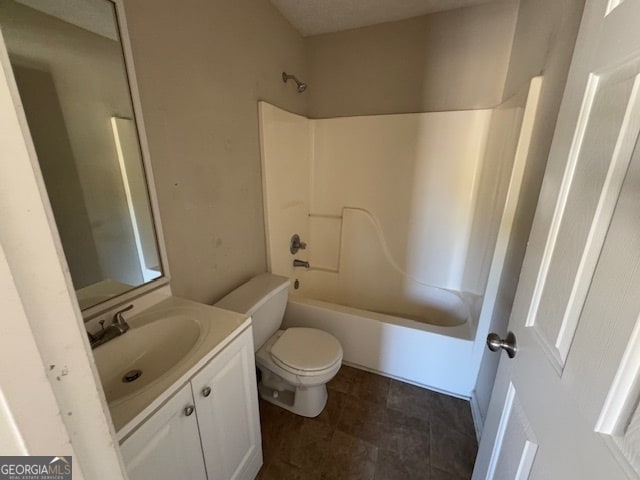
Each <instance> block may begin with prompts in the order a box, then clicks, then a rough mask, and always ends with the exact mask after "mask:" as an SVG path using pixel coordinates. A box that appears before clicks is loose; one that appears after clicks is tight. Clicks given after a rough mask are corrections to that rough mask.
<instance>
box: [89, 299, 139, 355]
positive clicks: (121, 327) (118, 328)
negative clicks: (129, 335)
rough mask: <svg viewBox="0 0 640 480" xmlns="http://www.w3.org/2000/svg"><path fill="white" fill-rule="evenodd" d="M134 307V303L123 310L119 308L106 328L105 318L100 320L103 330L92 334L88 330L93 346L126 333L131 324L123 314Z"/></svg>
mask: <svg viewBox="0 0 640 480" xmlns="http://www.w3.org/2000/svg"><path fill="white" fill-rule="evenodd" d="M132 308H133V304H131V305H129V306H128V307H126V308H123V309H122V310H118V311H117V312H116V313H115V315H114V316H113V321H112V322H111V325H109V326H108V327H107V328H104V320H100V322H98V323H100V327H101V330H100V331H99V332H98V333H95V334H92V333H90V332H87V335H88V336H89V343H90V344H91V348H92V349H93V348H96V347H99V346H100V345H103V344H105V343H107V342H108V341H110V340H113V339H114V338H116V337H119V336H120V335H124V334H125V333H126V332H127V330H129V324H128V323H127V321H126V320H125V319H124V317H123V316H122V314H123V313H124V312H128V311H129V310H131V309H132Z"/></svg>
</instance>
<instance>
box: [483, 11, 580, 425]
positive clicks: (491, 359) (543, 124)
mask: <svg viewBox="0 0 640 480" xmlns="http://www.w3.org/2000/svg"><path fill="white" fill-rule="evenodd" d="M583 7H584V0H563V1H561V2H559V1H558V0H521V5H520V11H519V13H518V23H517V27H516V34H515V37H514V42H513V52H512V55H511V61H510V63H509V72H508V75H507V81H506V84H505V98H506V97H509V96H510V95H512V94H513V93H515V92H517V91H518V90H519V89H520V88H522V86H523V85H524V83H525V82H528V79H529V78H530V77H532V76H535V75H539V74H542V75H544V79H543V83H542V91H541V94H540V103H539V107H538V112H537V115H536V121H535V125H534V129H533V133H532V140H531V148H530V151H529V156H528V159H527V166H526V170H525V173H524V179H523V185H522V190H521V192H520V198H519V201H518V207H517V211H516V215H515V220H514V226H513V233H512V237H511V239H510V241H509V247H508V251H507V259H506V262H505V266H504V269H503V274H502V279H501V282H500V287H499V291H498V295H497V301H496V307H495V310H494V315H493V321H492V326H491V331H495V332H500V333H505V332H506V331H507V322H508V320H509V314H510V312H511V306H512V303H513V298H514V295H515V290H516V287H517V285H518V277H519V275H520V268H521V266H522V260H523V258H524V252H525V250H526V246H527V240H528V238H529V232H530V230H531V223H532V222H533V215H534V213H535V208H536V203H537V201H538V194H539V192H540V185H541V183H542V177H543V176H544V170H545V166H546V163H547V157H548V155H549V149H550V148H551V140H552V139H553V132H554V129H555V123H556V120H557V116H558V110H559V109H560V101H561V99H562V94H563V91H564V86H565V82H566V79H567V73H568V71H569V65H570V63H571V55H572V53H573V47H574V44H575V40H576V36H577V31H578V26H579V23H580V19H581V17H582V10H583ZM499 358H500V356H499V355H494V354H491V353H487V351H486V350H485V353H484V357H483V360H482V365H481V367H480V372H479V376H478V381H477V383H476V397H477V400H478V404H479V406H480V410H481V412H482V414H483V415H484V414H486V411H487V408H488V405H489V397H490V395H491V390H492V388H493V383H494V380H495V375H496V369H497V364H498V359H499Z"/></svg>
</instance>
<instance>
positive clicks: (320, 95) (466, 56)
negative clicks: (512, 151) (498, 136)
mask: <svg viewBox="0 0 640 480" xmlns="http://www.w3.org/2000/svg"><path fill="white" fill-rule="evenodd" d="M517 13H518V2H517V1H512V0H509V1H500V2H492V3H487V4H484V5H479V6H475V7H469V8H462V9H457V10H451V11H447V12H442V13H436V14H431V15H425V16H422V17H417V18H414V19H409V20H402V21H398V22H391V23H386V24H381V25H375V26H371V27H365V28H359V29H354V30H348V31H344V32H338V33H330V34H325V35H317V36H313V37H308V38H307V39H306V44H307V47H308V55H309V75H308V78H304V80H305V81H306V82H308V83H309V89H308V92H309V116H310V117H313V118H326V117H334V116H349V115H371V114H381V113H408V112H426V111H439V110H465V109H473V108H487V107H494V106H496V105H498V104H499V103H501V100H502V92H503V87H504V84H505V78H506V74H507V66H508V63H509V55H510V52H511V43H512V39H513V33H514V28H515V23H516V17H517Z"/></svg>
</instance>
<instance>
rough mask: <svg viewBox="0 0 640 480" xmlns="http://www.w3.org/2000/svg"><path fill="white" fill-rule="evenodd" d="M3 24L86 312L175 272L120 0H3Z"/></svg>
mask: <svg viewBox="0 0 640 480" xmlns="http://www.w3.org/2000/svg"><path fill="white" fill-rule="evenodd" d="M0 29H1V31H2V35H3V37H4V41H5V43H6V46H7V50H8V51H9V57H10V61H11V65H12V67H13V72H14V76H15V79H16V84H17V87H18V91H19V93H20V97H21V101H22V104H23V106H24V111H25V114H26V120H27V123H28V126H29V130H30V132H31V137H32V139H33V143H34V146H35V150H36V154H37V157H38V162H39V164H40V168H41V171H42V175H43V178H44V183H45V186H46V190H47V194H48V196H49V199H50V202H51V207H52V210H53V214H54V217H55V221H56V224H57V226H58V231H59V234H60V238H61V241H62V245H63V249H64V253H65V256H66V258H67V263H68V265H69V270H70V273H71V277H72V279H73V284H74V288H75V289H76V294H77V297H78V302H79V304H80V308H81V309H82V310H83V312H84V313H85V317H86V313H87V312H94V311H96V308H94V307H95V306H96V305H101V306H104V307H108V306H111V305H113V304H115V303H118V298H120V300H122V298H121V295H123V294H130V293H131V292H134V290H135V293H140V290H139V288H140V287H141V286H145V287H148V288H152V287H154V286H155V285H157V284H158V282H166V281H168V280H167V276H166V275H165V274H164V273H163V266H162V265H163V263H164V264H165V265H166V262H163V261H162V260H163V257H164V255H163V252H162V249H161V248H159V241H158V238H159V229H158V226H157V225H156V224H155V223H154V220H153V212H152V207H151V203H152V202H151V201H150V198H151V196H150V190H149V188H148V186H147V181H146V179H147V172H148V165H146V166H145V161H144V159H143V152H145V153H146V146H145V145H144V143H142V142H141V141H140V138H141V137H143V136H142V135H138V132H139V130H140V126H139V124H138V123H137V122H136V112H135V110H136V109H135V108H134V102H133V101H132V95H131V92H130V83H129V77H128V75H127V64H126V61H125V56H124V52H123V42H122V41H121V38H120V34H119V28H118V22H117V16H116V5H115V4H114V3H113V2H112V1H110V0H0ZM143 146H144V147H145V148H142V147H143ZM145 156H146V155H145ZM149 184H151V182H149ZM164 272H166V269H165V270H164ZM136 289H137V290H136Z"/></svg>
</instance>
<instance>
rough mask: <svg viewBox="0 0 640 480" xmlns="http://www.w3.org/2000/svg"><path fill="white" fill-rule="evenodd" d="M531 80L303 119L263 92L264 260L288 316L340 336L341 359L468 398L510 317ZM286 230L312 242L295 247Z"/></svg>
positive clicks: (534, 92) (290, 321) (534, 93)
mask: <svg viewBox="0 0 640 480" xmlns="http://www.w3.org/2000/svg"><path fill="white" fill-rule="evenodd" d="M531 85H532V86H531V88H525V89H523V91H522V92H521V93H520V94H519V95H517V96H515V97H513V98H511V99H509V100H508V101H507V102H505V103H504V104H503V105H500V106H498V107H496V108H495V109H485V110H469V111H450V112H428V113H415V114H400V115H377V116H361V117H345V118H332V119H322V120H309V119H307V118H304V117H301V116H297V115H293V114H290V113H287V112H285V111H283V110H280V109H278V108H277V107H274V106H272V105H269V104H266V103H264V102H261V103H260V120H261V146H262V167H263V192H264V205H265V222H266V227H267V237H266V238H267V254H268V264H269V269H270V270H271V272H273V273H276V274H280V275H285V276H288V277H289V278H291V280H292V285H294V287H292V288H293V290H292V292H291V293H292V294H294V295H298V297H297V298H292V299H291V300H290V302H289V306H288V309H287V312H286V314H285V324H286V325H289V326H312V327H316V328H322V329H324V330H326V331H328V332H330V333H331V334H333V335H335V336H336V337H337V338H338V339H339V340H340V342H341V343H342V345H343V347H344V358H345V361H347V362H349V363H353V364H355V365H359V366H361V367H364V368H367V369H370V370H374V371H377V372H380V373H382V374H385V375H390V376H393V377H397V378H401V379H405V380H407V381H410V382H412V383H416V384H419V385H423V386H426V387H429V388H432V389H434V390H440V391H444V392H448V393H452V394H455V395H457V396H463V397H467V398H469V397H471V395H472V393H473V387H474V385H475V381H476V377H477V372H478V369H479V365H480V361H481V359H482V352H483V350H484V344H485V338H486V335H487V332H488V329H489V325H490V323H491V321H492V319H493V317H494V316H495V315H498V314H501V315H502V314H504V313H505V312H504V309H502V305H500V304H499V302H498V304H499V307H500V308H501V309H502V310H499V311H496V312H497V313H495V312H494V306H495V305H496V302H497V300H499V299H496V293H497V290H496V286H497V285H499V283H500V282H501V281H511V279H502V267H503V265H504V262H505V255H506V251H507V248H506V247H507V245H508V243H509V240H510V237H511V229H512V228H513V221H514V218H515V217H514V213H515V210H516V208H517V206H518V200H519V192H520V185H521V183H522V178H523V171H524V169H525V166H526V159H527V152H528V149H529V139H530V132H531V130H532V128H533V125H532V122H531V121H530V119H531V118H532V112H535V109H536V106H537V100H538V96H539V92H540V85H541V79H540V78H536V79H534V81H533V82H532V84H531ZM523 119H525V121H524V122H523ZM293 234H298V235H299V236H300V238H301V240H302V241H303V242H306V244H307V245H306V249H304V250H299V251H298V252H297V253H296V254H295V255H294V254H292V253H291V252H290V250H289V243H290V238H291V236H292V235H293ZM294 259H297V260H301V261H304V262H309V263H308V265H307V266H294V264H293V260H294ZM292 297H293V295H292ZM301 297H303V298H301ZM480 312H482V314H481V313H480ZM494 313H495V314H494Z"/></svg>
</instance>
